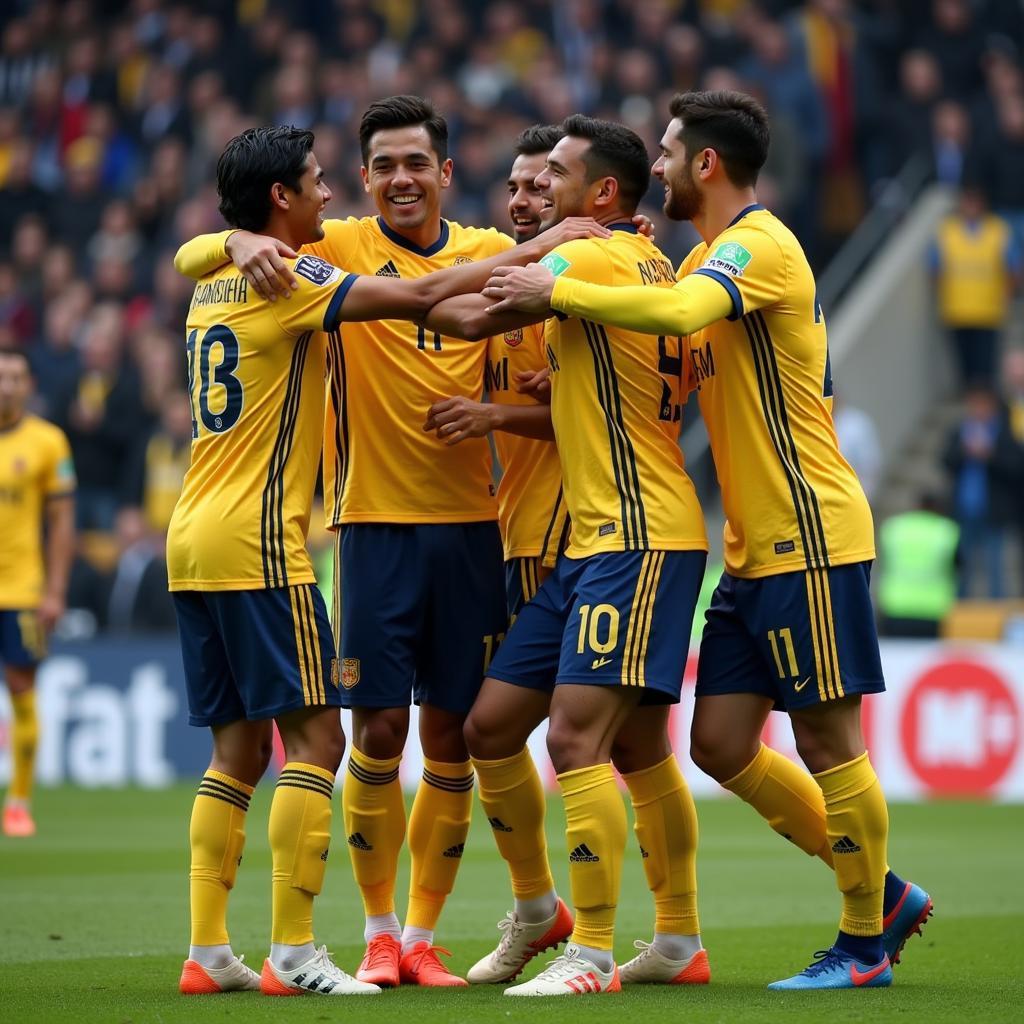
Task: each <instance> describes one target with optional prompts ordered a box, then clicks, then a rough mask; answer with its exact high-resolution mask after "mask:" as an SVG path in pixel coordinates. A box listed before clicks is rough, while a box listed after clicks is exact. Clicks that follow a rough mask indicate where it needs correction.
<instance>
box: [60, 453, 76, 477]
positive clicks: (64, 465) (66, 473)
mask: <svg viewBox="0 0 1024 1024" xmlns="http://www.w3.org/2000/svg"><path fill="white" fill-rule="evenodd" d="M57 479H58V480H60V481H61V482H62V483H74V481H75V464H74V463H73V462H72V461H71V459H70V458H66V459H61V460H60V462H58V463H57Z"/></svg>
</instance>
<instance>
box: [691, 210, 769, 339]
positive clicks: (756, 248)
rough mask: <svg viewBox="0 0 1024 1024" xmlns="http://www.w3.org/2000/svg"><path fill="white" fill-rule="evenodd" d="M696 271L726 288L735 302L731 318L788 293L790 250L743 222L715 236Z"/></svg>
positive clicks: (752, 310) (742, 314) (695, 272)
mask: <svg viewBox="0 0 1024 1024" xmlns="http://www.w3.org/2000/svg"><path fill="white" fill-rule="evenodd" d="M693 273H694V274H697V275H699V276H702V277H707V278H709V279H710V280H712V281H717V282H718V284H719V285H721V287H722V288H724V289H725V290H726V292H727V293H728V295H729V299H730V300H731V302H732V312H731V313H730V314H729V316H728V319H730V320H738V319H739V318H740V317H742V316H745V315H746V314H747V313H753V312H754V310H756V309H763V308H764V307H765V306H770V305H772V304H773V303H775V302H778V301H779V300H780V299H781V298H782V297H783V295H785V294H786V283H787V279H788V276H789V271H788V266H787V261H786V253H785V251H784V250H783V248H782V246H781V245H780V244H779V242H778V241H777V240H776V239H774V238H772V237H771V235H769V234H768V233H767V232H765V231H761V230H759V229H758V228H753V227H748V226H746V225H744V224H742V223H740V224H737V225H736V226H735V227H732V228H728V229H727V230H725V231H723V232H722V234H720V235H719V236H718V238H717V239H715V242H714V244H713V245H712V246H711V248H710V249H709V250H708V252H707V255H706V256H705V258H704V261H703V262H702V263H701V264H700V266H699V267H697V268H696V269H695V270H694V271H693Z"/></svg>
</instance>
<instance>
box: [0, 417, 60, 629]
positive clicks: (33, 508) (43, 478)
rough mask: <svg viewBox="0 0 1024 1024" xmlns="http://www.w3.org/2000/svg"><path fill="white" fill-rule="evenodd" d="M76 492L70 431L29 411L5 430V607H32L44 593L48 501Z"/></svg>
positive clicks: (0, 588) (1, 596) (1, 492)
mask: <svg viewBox="0 0 1024 1024" xmlns="http://www.w3.org/2000/svg"><path fill="white" fill-rule="evenodd" d="M74 492H75V469H74V464H73V463H72V461H71V447H70V446H69V444H68V439H67V438H66V437H65V436H64V432H63V431H62V430H61V429H60V428H59V427H55V426H54V425H53V424H52V423H48V422H47V421H46V420H43V419H40V418H39V417H38V416H33V415H31V414H26V415H24V416H22V418H21V419H20V420H18V422H17V423H15V424H14V426H12V427H8V428H7V429H6V430H0V608H3V609H6V610H13V609H19V610H24V611H28V610H31V609H34V608H36V607H38V605H39V602H40V601H41V600H42V597H43V588H44V585H45V579H46V572H45V568H44V565H43V521H44V511H43V510H44V506H45V503H46V502H47V501H49V500H52V499H55V498H63V497H69V496H70V495H72V494H74Z"/></svg>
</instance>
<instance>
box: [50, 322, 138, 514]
mask: <svg viewBox="0 0 1024 1024" xmlns="http://www.w3.org/2000/svg"><path fill="white" fill-rule="evenodd" d="M123 330H124V324H123V314H122V312H121V310H120V308H119V307H118V306H117V305H116V304H113V303H107V304H104V305H99V306H97V307H96V308H95V309H94V310H93V312H92V314H91V315H90V317H89V321H88V323H87V324H86V326H85V333H84V337H83V339H82V347H81V366H80V367H79V369H78V371H77V372H76V373H75V376H74V377H73V378H72V379H71V380H70V382H69V386H68V388H67V391H66V393H65V394H62V395H59V396H58V397H57V399H56V405H57V408H58V410H59V412H58V422H59V423H60V425H61V426H62V427H63V428H64V431H65V433H66V434H67V435H68V439H69V440H70V442H71V450H72V453H73V454H74V458H75V468H76V470H77V472H78V484H79V486H78V495H77V500H76V508H77V512H78V526H79V529H82V530H110V529H112V528H113V526H114V521H115V518H116V514H117V510H118V508H119V507H120V506H122V505H124V504H127V503H128V498H129V490H130V486H131V453H132V449H133V447H134V445H136V444H137V443H138V436H139V433H140V430H142V429H143V428H144V425H145V424H144V416H143V409H142V406H141V403H140V402H139V382H138V377H137V375H136V373H135V371H134V369H133V368H132V367H131V366H130V365H129V364H128V363H127V361H126V360H125V359H124V336H123Z"/></svg>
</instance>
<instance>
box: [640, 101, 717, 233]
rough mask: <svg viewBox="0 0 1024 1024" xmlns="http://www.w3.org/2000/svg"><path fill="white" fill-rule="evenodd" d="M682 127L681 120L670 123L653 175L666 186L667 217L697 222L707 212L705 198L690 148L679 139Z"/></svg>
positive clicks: (652, 171)
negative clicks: (703, 211)
mask: <svg viewBox="0 0 1024 1024" xmlns="http://www.w3.org/2000/svg"><path fill="white" fill-rule="evenodd" d="M682 127H683V126H682V122H681V121H680V120H679V119H678V118H674V119H673V120H672V121H670V122H669V126H668V128H666V129H665V134H664V135H663V136H662V139H661V156H659V157H658V159H657V160H656V161H655V162H654V166H653V167H652V168H651V173H652V174H653V175H654V176H655V177H656V178H657V179H658V180H659V181H660V182H661V183H662V184H663V185H664V186H665V205H664V207H663V209H664V211H665V216H666V217H671V218H672V220H693V219H694V217H697V216H699V215H700V212H701V211H702V210H703V209H704V197H703V196H702V195H701V193H700V189H699V188H698V187H697V182H696V179H695V178H694V176H693V168H692V167H691V166H690V160H689V159H688V158H687V155H686V147H685V146H684V145H683V142H682V139H680V138H679V133H680V131H682Z"/></svg>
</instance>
